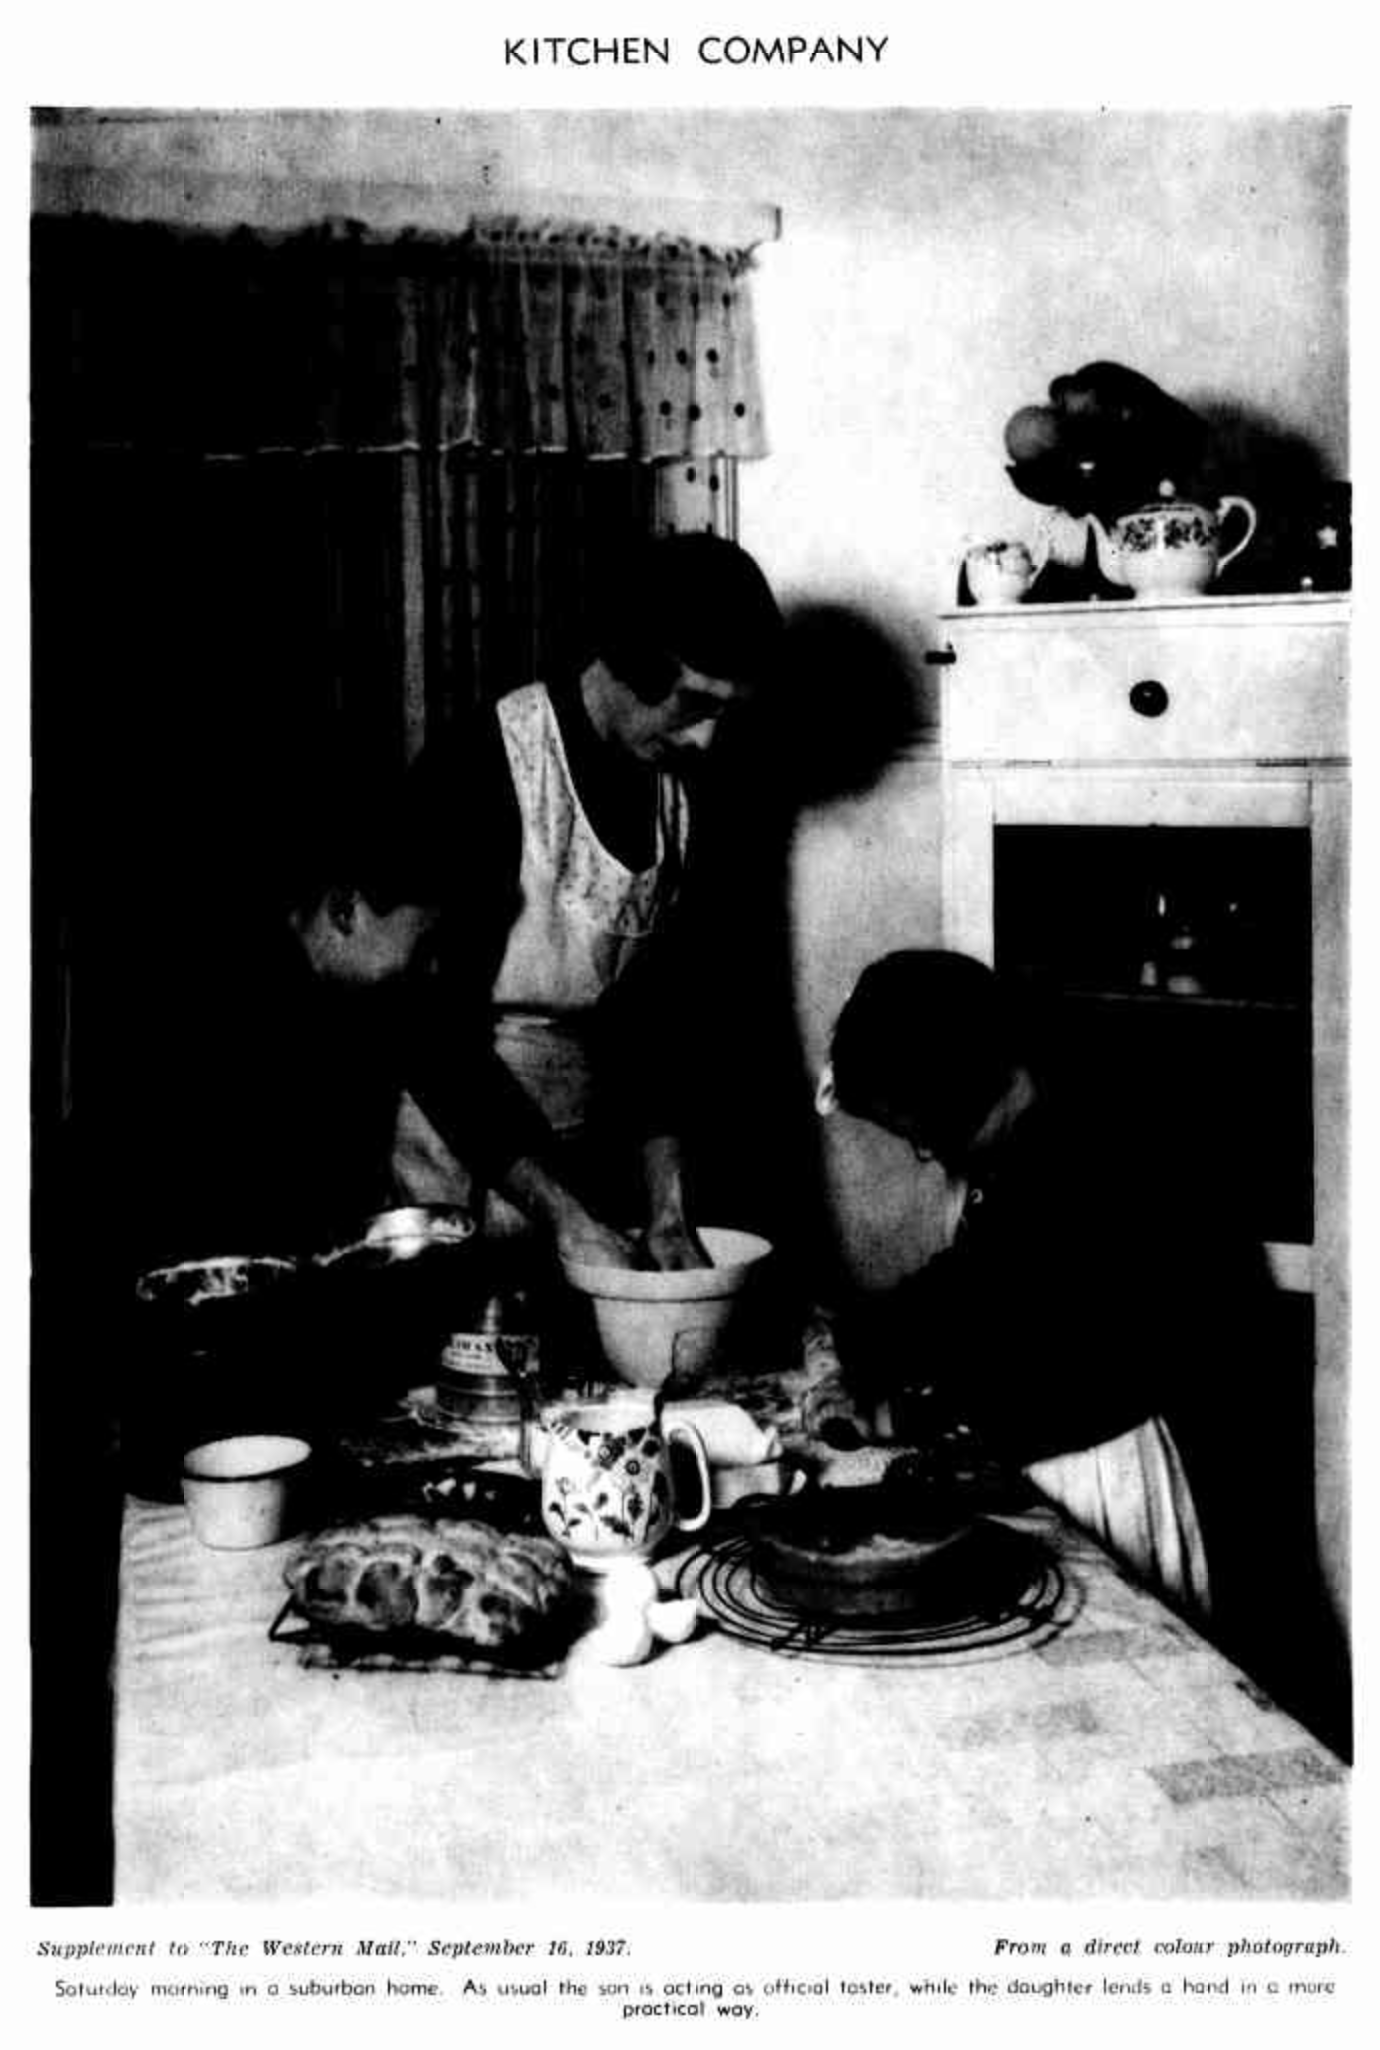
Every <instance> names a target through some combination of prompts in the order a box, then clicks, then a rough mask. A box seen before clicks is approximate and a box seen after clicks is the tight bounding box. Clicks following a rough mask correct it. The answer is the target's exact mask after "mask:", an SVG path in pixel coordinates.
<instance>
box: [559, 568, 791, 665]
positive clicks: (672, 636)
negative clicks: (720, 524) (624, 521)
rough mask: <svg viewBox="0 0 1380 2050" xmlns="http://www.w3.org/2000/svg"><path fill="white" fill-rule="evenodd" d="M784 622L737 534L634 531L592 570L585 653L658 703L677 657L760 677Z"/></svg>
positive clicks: (773, 657)
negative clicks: (733, 536)
mask: <svg viewBox="0 0 1380 2050" xmlns="http://www.w3.org/2000/svg"><path fill="white" fill-rule="evenodd" d="M782 631H783V628H782V621H781V614H780V611H779V610H778V608H777V604H776V600H775V598H774V597H773V596H772V593H771V587H770V586H769V584H768V583H767V580H766V578H765V577H764V576H763V574H762V572H761V570H760V569H759V568H758V566H757V564H756V563H755V562H754V561H753V559H752V557H751V556H750V555H749V554H748V553H747V551H746V549H743V548H740V547H739V546H738V545H737V543H736V542H734V541H726V540H724V539H723V538H722V537H721V536H720V535H718V534H658V535H638V536H636V537H635V538H634V539H633V540H631V541H630V542H629V543H628V544H627V545H626V547H624V548H622V549H620V550H619V551H618V552H617V553H616V554H611V555H609V556H607V557H605V558H604V559H603V560H602V562H601V563H600V564H599V565H598V566H597V567H596V569H595V571H594V573H593V576H592V578H591V583H590V590H589V594H588V598H587V602H586V606H585V619H584V633H583V642H584V659H585V660H586V661H588V660H592V659H594V658H596V657H602V658H603V660H604V661H605V662H606V663H607V665H608V667H609V669H610V670H611V671H612V672H613V674H614V675H615V676H616V677H618V678H619V679H620V681H621V682H623V683H626V684H627V686H628V688H629V689H630V690H632V691H634V692H635V693H636V694H637V696H638V697H640V698H641V699H642V700H643V701H644V702H645V703H647V704H659V703H660V702H661V700H662V699H663V698H664V697H666V696H667V694H668V693H669V692H670V690H671V689H672V687H673V686H674V684H675V681H676V677H677V674H678V673H679V669H680V665H681V664H682V663H685V664H688V665H689V667H690V668H692V669H698V670H699V671H700V672H701V673H702V674H703V675H705V676H718V677H725V678H727V679H729V680H731V681H732V682H735V683H740V684H744V685H748V686H750V685H753V684H756V683H760V682H762V681H763V680H765V678H766V677H767V676H768V675H769V674H770V672H771V670H772V667H773V665H774V663H775V661H776V659H777V651H778V646H779V642H780V639H781V635H782Z"/></svg>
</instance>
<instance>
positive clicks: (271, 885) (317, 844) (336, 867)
mask: <svg viewBox="0 0 1380 2050" xmlns="http://www.w3.org/2000/svg"><path fill="white" fill-rule="evenodd" d="M291 785H292V787H291V790H290V792H289V791H286V790H285V791H284V793H283V795H282V796H281V797H280V798H279V800H278V801H277V803H276V805H275V807H274V809H275V811H276V819H275V821H274V824H273V826H272V828H271V829H270V831H269V832H267V833H266V834H265V835H264V837H263V840H262V843H261V846H262V853H261V866H262V871H263V888H264V893H265V895H266V896H267V898H268V899H269V900H270V901H271V902H272V903H275V904H276V905H277V906H278V907H279V909H280V910H282V911H284V912H301V913H306V912H311V911H312V910H314V909H315V908H316V906H317V905H318V904H319V903H320V902H321V899H322V897H323V896H324V895H325V893H326V892H327V891H328V890H330V889H337V888H338V889H354V890H358V891H359V893H360V895H361V896H363V897H364V898H365V899H366V900H367V902H368V903H369V904H370V905H371V906H372V908H373V909H374V910H375V911H377V912H380V913H386V912H390V911H393V910H395V909H396V908H397V906H398V905H399V904H425V903H428V902H429V901H431V898H432V897H433V896H434V894H435V887H436V886H435V879H434V878H433V877H428V876H427V875H426V874H424V873H423V872H422V864H421V862H420V860H419V858H418V843H417V840H416V837H415V835H414V834H412V833H411V832H409V831H408V830H406V811H405V805H404V784H403V777H402V771H401V769H399V770H398V771H397V772H396V773H394V772H392V771H391V770H388V769H370V768H369V767H367V766H366V765H365V764H363V763H362V762H361V761H360V760H359V759H358V758H357V757H356V756H355V755H354V754H352V753H341V752H340V751H339V750H335V751H332V750H331V749H330V748H329V747H327V748H325V749H323V750H322V751H321V752H320V753H319V754H318V755H316V756H314V757H313V758H311V759H310V760H308V761H307V762H306V763H305V764H301V765H299V770H298V773H297V774H296V775H295V776H294V777H292V779H291Z"/></svg>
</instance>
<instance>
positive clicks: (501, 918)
mask: <svg viewBox="0 0 1380 2050" xmlns="http://www.w3.org/2000/svg"><path fill="white" fill-rule="evenodd" d="M779 632H780V616H779V614H778V612H777V609H776V605H775V601H774V600H773V598H772V596H771V593H770V591H769V589H768V587H767V585H766V582H765V580H764V578H763V577H762V575H761V572H760V570H758V568H757V566H756V564H755V563H754V562H753V561H752V559H751V558H750V557H749V556H747V555H746V554H745V553H744V552H743V551H742V550H741V549H739V548H737V547H736V546H735V545H734V544H733V543H731V542H727V541H723V540H720V539H718V538H717V537H715V536H711V535H707V534H695V535H670V536H663V537H661V538H659V539H657V540H653V541H650V542H647V543H645V544H643V546H642V548H641V550H640V552H639V553H638V555H637V556H636V557H635V558H633V559H631V560H629V562H628V563H627V564H626V568H625V574H624V576H623V578H622V580H621V583H620V587H619V590H618V593H617V597H616V601H614V600H611V599H610V598H608V597H607V596H606V597H605V599H604V601H603V603H602V605H601V606H600V607H599V608H598V610H597V611H596V613H595V617H594V619H593V621H592V624H591V627H590V631H589V634H588V636H587V640H586V645H585V649H584V651H583V659H582V660H581V662H580V663H579V665H578V667H577V669H576V671H575V673H573V674H571V675H570V676H568V677H566V678H565V679H563V680H562V681H560V682H559V683H557V684H555V685H553V686H547V685H546V684H543V683H533V684H528V685H526V686H523V687H522V688H519V689H517V690H514V691H511V692H510V693H508V694H507V695H506V696H505V697H503V698H500V699H499V700H498V702H497V704H496V705H495V706H493V707H491V708H489V710H488V711H487V712H486V713H485V714H484V715H483V716H482V717H481V719H480V720H479V721H478V723H477V725H476V726H474V727H472V728H471V729H470V730H469V731H468V732H467V733H465V734H463V735H461V736H458V737H457V738H454V739H452V740H451V741H449V742H448V743H447V745H446V746H445V747H444V748H443V749H437V750H434V751H432V752H431V753H430V754H429V755H427V756H424V757H423V760H422V762H421V763H420V764H419V766H418V770H417V773H416V777H415V814H416V816H415V821H414V831H419V832H421V833H422V834H424V835H425V836H426V840H427V846H428V854H427V865H428V866H429V867H430V869H431V871H432V873H433V874H434V875H435V876H436V878H437V883H436V891H435V894H436V895H437V896H438V898H439V900H440V902H441V906H442V913H441V925H440V928H439V932H438V937H437V941H436V965H435V973H434V975H433V976H432V977H431V978H430V987H429V989H428V992H427V995H426V998H425V1000H424V1003H423V1006H422V1009H421V1012H420V1014H419V1020H418V1028H417V1032H416V1035H415V1044H414V1053H413V1058H412V1062H411V1066H410V1071H409V1087H408V1089H407V1091H406V1093H405V1094H404V1096H403V1099H402V1103H401V1106H400V1110H399V1116H398V1126H397V1138H396V1145H395V1151H394V1177H395V1181H396V1184H397V1187H398V1190H399V1193H400V1194H401V1195H402V1196H403V1197H404V1198H405V1199H406V1200H408V1201H412V1202H439V1201H444V1202H462V1203H465V1204H467V1205H469V1206H470V1207H472V1208H474V1209H476V1210H478V1209H480V1208H481V1207H482V1209H483V1212H484V1215H485V1221H486V1226H487V1229H488V1230H489V1231H490V1232H491V1233H493V1234H496V1235H500V1236H501V1235H503V1234H506V1233H512V1232H515V1231H521V1230H527V1229H530V1228H531V1227H533V1226H535V1227H537V1228H538V1229H539V1230H541V1231H543V1232H544V1233H545V1234H546V1235H547V1236H548V1238H549V1239H550V1240H551V1241H552V1242H554V1244H555V1247H556V1249H557V1250H558V1251H559V1252H560V1253H561V1254H562V1255H563V1256H564V1257H566V1258H574V1259H582V1260H586V1261H592V1262H599V1263H602V1264H620V1265H626V1264H631V1263H633V1262H635V1261H642V1262H647V1263H650V1264H653V1265H657V1266H686V1265H697V1264H702V1261H703V1255H702V1253H701V1251H700V1250H699V1247H698V1244H697V1241H696V1239H695V1235H694V1232H693V1228H692V1226H691V1223H690V1220H689V1218H688V1216H687V1214H686V1205H685V1191H684V1182H683V1174H682V1161H681V1149H680V1143H679V1138H678V1129H677V1128H678V1115H677V1104H676V1094H677V1091H676V1071H677V1069H678V1067H679V1065H680V1063H679V1059H678V1056H677V1054H676V1050H675V1048H676V1033H675V1025H676V1009H677V1005H676V998H675V981H674V975H675V962H674V958H673V955H674V947H675V940H676V935H675V924H676V922H677V919H678V918H679V916H680V915H681V911H682V907H683V899H684V896H685V885H686V877H687V864H688V862H689V859H690V850H691V802H692V800H691V792H690V788H689V786H690V783H691V782H692V780H693V774H694V768H695V765H696V763H697V761H698V759H699V757H700V756H701V755H702V754H703V753H704V751H705V750H706V749H707V748H708V747H709V746H710V744H711V742H712V740H713V738H714V735H715V733H716V731H717V729H718V726H719V722H720V720H721V718H722V715H723V714H724V712H725V711H727V710H728V709H729V708H730V707H731V706H732V705H734V704H736V703H737V702H738V701H739V700H741V699H742V698H744V697H745V696H747V695H748V694H749V692H750V691H751V689H752V688H753V686H754V685H755V683H756V682H757V681H758V680H759V679H760V678H761V677H762V676H763V675H764V673H765V672H766V671H767V670H768V668H769V667H770V665H771V662H772V660H773V658H774V654H775V648H776V642H777V638H778V635H779ZM639 1183H640V1186H639Z"/></svg>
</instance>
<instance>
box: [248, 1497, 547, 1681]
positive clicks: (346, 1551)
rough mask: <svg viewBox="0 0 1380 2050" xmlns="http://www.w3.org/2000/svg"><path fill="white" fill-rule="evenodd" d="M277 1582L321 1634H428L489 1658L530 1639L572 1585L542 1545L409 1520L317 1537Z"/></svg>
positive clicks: (389, 1519) (381, 1520)
mask: <svg viewBox="0 0 1380 2050" xmlns="http://www.w3.org/2000/svg"><path fill="white" fill-rule="evenodd" d="M286 1577H287V1583H288V1586H289V1587H290V1588H291V1590H292V1593H293V1597H294V1599H295V1601H296V1604H297V1607H298V1608H299V1609H300V1610H301V1612H302V1614H303V1615H304V1616H306V1617H307V1618H309V1620H310V1621H312V1622H313V1623H316V1624H318V1625H319V1626H321V1627H322V1628H323V1629H327V1630H334V1631H340V1630H362V1631H370V1632H373V1633H384V1632H391V1633H395V1634H411V1633H414V1632H428V1633H432V1634H434V1635H436V1636H439V1637H443V1638H445V1639H447V1640H449V1641H450V1642H451V1643H452V1644H453V1645H454V1646H455V1647H456V1648H459V1647H461V1646H473V1647H474V1648H475V1649H476V1650H480V1651H485V1652H491V1653H492V1652H502V1653H511V1652H513V1651H514V1650H516V1649H518V1648H519V1647H521V1646H524V1645H527V1644H529V1643H530V1642H531V1641H532V1640H533V1639H535V1638H539V1637H540V1636H541V1635H542V1633H543V1630H544V1629H545V1628H546V1627H547V1626H548V1625H550V1624H551V1623H552V1622H553V1620H554V1618H555V1616H556V1614H557V1612H558V1611H559V1610H560V1609H561V1608H562V1607H563V1606H564V1604H565V1603H566V1601H567V1600H568V1598H569V1596H570V1594H571V1590H572V1586H573V1579H574V1576H573V1573H572V1570H571V1566H570V1562H569V1560H568V1559H567V1557H566V1555H565V1553H564V1552H563V1551H562V1550H561V1548H560V1546H559V1545H557V1544H555V1543H553V1542H552V1540H551V1539H550V1538H543V1537H523V1536H516V1535H513V1534H511V1533H508V1532H504V1531H498V1530H495V1529H494V1528H493V1527H492V1526H491V1525H490V1524H487V1523H448V1522H435V1523H432V1522H428V1521H425V1520H423V1519H422V1518H419V1517H412V1516H380V1517H376V1518H375V1519H374V1520H373V1521H371V1522H368V1523H354V1524H346V1525H341V1526H339V1527H337V1528H335V1529H332V1530H326V1531H323V1532H322V1533H321V1534H320V1535H319V1536H318V1537H316V1538H314V1539H313V1540H312V1542H311V1543H310V1544H309V1545H307V1546H305V1547H304V1548H303V1550H302V1551H301V1552H299V1553H298V1554H297V1556H296V1557H295V1558H294V1559H293V1561H292V1562H291V1564H290V1565H289V1567H288V1569H287V1576H286Z"/></svg>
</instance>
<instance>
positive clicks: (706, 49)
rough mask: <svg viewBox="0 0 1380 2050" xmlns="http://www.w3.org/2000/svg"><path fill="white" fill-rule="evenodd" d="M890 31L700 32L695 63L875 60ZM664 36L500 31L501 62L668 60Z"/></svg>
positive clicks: (878, 60)
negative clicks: (880, 33)
mask: <svg viewBox="0 0 1380 2050" xmlns="http://www.w3.org/2000/svg"><path fill="white" fill-rule="evenodd" d="M890 41H891V38H890V36H701V37H700V39H699V41H698V42H697V43H696V45H695V58H696V61H697V62H698V63H700V64H880V63H881V61H882V55H883V52H884V51H885V49H886V46H887V44H888V43H889V42H890ZM673 61H674V60H673V55H672V49H671V38H670V37H669V36H505V37H504V38H503V62H504V63H505V64H515V65H519V66H521V67H522V68H523V69H527V68H528V67H530V66H533V65H540V64H573V65H577V66H582V65H586V64H666V65H668V64H670V63H672V62H673Z"/></svg>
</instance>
